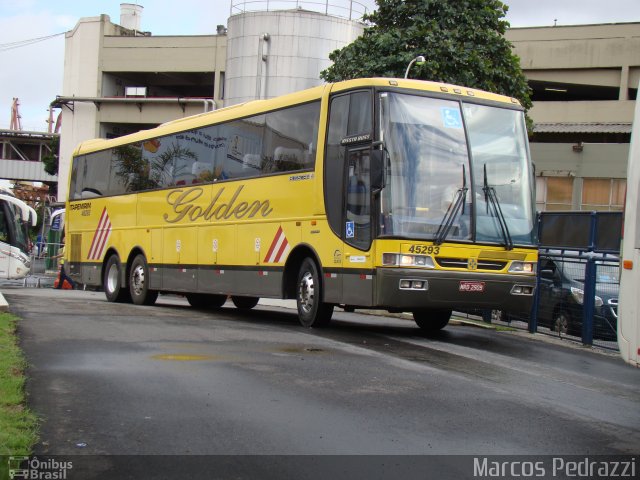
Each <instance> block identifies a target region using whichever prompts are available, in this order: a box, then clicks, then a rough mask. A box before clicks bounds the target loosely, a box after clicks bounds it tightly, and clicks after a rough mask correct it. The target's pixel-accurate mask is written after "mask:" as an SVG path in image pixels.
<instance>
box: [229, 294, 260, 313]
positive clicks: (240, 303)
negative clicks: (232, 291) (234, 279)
mask: <svg viewBox="0 0 640 480" xmlns="http://www.w3.org/2000/svg"><path fill="white" fill-rule="evenodd" d="M231 301H232V302H233V304H234V305H235V306H236V308H239V309H241V310H251V309H252V308H253V307H255V306H256V305H257V304H258V302H259V301H260V297H236V296H234V295H232V296H231Z"/></svg>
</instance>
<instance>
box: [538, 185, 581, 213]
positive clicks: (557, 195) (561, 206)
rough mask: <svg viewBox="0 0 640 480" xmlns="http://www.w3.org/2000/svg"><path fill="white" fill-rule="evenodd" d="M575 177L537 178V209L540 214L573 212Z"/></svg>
mask: <svg viewBox="0 0 640 480" xmlns="http://www.w3.org/2000/svg"><path fill="white" fill-rule="evenodd" d="M572 198H573V177H537V178H536V209H537V210H538V211H539V212H544V211H559V210H573V205H572Z"/></svg>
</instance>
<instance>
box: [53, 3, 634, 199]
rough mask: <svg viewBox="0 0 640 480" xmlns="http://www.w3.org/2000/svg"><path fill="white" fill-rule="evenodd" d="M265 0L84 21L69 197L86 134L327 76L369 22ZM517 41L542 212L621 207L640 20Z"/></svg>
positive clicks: (64, 171) (67, 137)
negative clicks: (202, 13) (208, 10)
mask: <svg viewBox="0 0 640 480" xmlns="http://www.w3.org/2000/svg"><path fill="white" fill-rule="evenodd" d="M262 3H264V5H262ZM262 3H261V2H243V1H240V0H233V1H232V2H231V16H230V18H229V21H228V27H229V28H228V31H227V29H225V28H224V27H223V26H219V27H218V30H217V33H216V34H214V35H204V36H153V35H151V34H150V33H148V32H142V31H140V25H141V23H140V18H141V14H142V7H140V6H138V5H131V4H123V6H122V16H121V20H120V24H121V25H117V24H114V23H113V22H111V20H110V19H109V17H108V16H106V15H101V16H99V17H92V18H83V19H80V20H79V22H78V24H77V25H76V27H75V28H74V29H73V30H72V31H70V32H68V33H67V35H66V46H65V73H64V83H63V92H62V95H61V96H59V97H58V99H57V101H56V102H55V103H56V105H58V106H61V107H62V109H63V110H62V111H63V122H62V132H61V134H62V135H61V152H60V154H61V158H60V171H59V178H60V179H63V180H62V181H61V182H60V183H59V189H58V192H59V199H60V200H64V199H65V198H66V189H67V185H66V180H64V179H66V178H67V176H68V169H69V161H70V158H71V154H72V151H73V149H74V148H75V146H76V145H77V144H78V143H79V142H81V141H83V140H86V139H89V138H95V137H105V138H108V137H113V136H118V135H123V134H126V133H130V132H133V131H137V130H140V129H144V128H150V127H152V126H155V125H157V124H159V123H162V122H165V121H167V120H171V119H175V118H180V117H184V116H187V115H192V114H195V113H200V112H203V111H206V110H210V109H213V108H218V107H221V106H222V104H223V103H225V104H227V105H229V104H233V103H238V102H242V101H246V100H251V99H255V98H269V97H273V96H277V95H280V94H283V93H287V92H289V91H294V90H299V89H303V88H308V87H312V86H315V85H318V84H320V83H321V81H320V80H319V73H320V71H321V70H322V69H324V68H326V67H327V66H328V65H329V63H330V62H329V60H328V54H329V53H330V52H331V51H333V50H334V49H336V48H339V47H341V46H343V45H346V44H348V43H350V42H351V41H352V40H353V39H355V37H356V36H357V35H358V34H359V33H360V32H361V31H362V28H363V25H362V24H361V23H360V22H359V21H358V18H361V16H362V13H364V12H358V11H354V5H356V2H351V1H350V0H343V1H342V4H343V7H342V10H340V11H332V12H329V10H328V9H329V6H330V4H331V5H333V4H339V3H341V2H340V0H333V1H331V2H329V1H328V0H325V2H324V3H323V2H322V1H321V2H308V3H309V5H307V2H304V1H302V0H297V1H294V2H293V4H294V5H295V6H296V7H301V8H295V9H289V10H286V9H285V10H276V11H273V10H270V9H269V2H262ZM275 3H276V4H278V6H280V7H282V5H281V4H282V3H283V2H275ZM285 3H286V2H285ZM273 4H274V2H271V5H272V6H273ZM247 5H251V6H255V7H256V9H257V11H247V10H246V9H245V7H246V6H247ZM307 6H308V7H309V10H307V9H306V8H307ZM318 6H319V7H320V8H319V9H318V8H317V7H318ZM134 7H135V8H134ZM310 10H319V11H310ZM151 27H152V26H151ZM507 39H508V40H509V41H511V42H512V43H513V45H514V49H515V53H516V54H517V55H518V56H519V57H520V59H521V64H522V67H523V69H524V72H525V75H526V76H527V78H528V80H529V83H530V86H531V87H532V90H533V101H534V107H533V108H532V110H531V112H530V116H531V117H532V119H533V121H534V122H535V124H536V127H535V134H534V136H533V138H532V142H531V151H532V156H533V159H534V162H535V163H536V169H537V175H538V179H537V186H538V199H537V204H538V208H539V210H560V209H562V210H566V209H573V210H580V209H585V210H586V209H588V210H591V209H598V210H601V209H604V210H609V209H611V210H616V209H620V208H621V207H622V202H623V200H624V188H625V177H626V163H627V155H628V148H629V139H630V132H631V122H632V116H633V108H634V104H635V99H636V94H637V85H638V81H639V80H640V23H627V24H603V25H583V26H568V27H538V28H515V29H511V30H509V31H508V32H507Z"/></svg>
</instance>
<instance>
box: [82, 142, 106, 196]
mask: <svg viewBox="0 0 640 480" xmlns="http://www.w3.org/2000/svg"><path fill="white" fill-rule="evenodd" d="M85 162H86V163H85V173H84V182H83V185H82V189H81V190H80V192H77V193H79V194H80V196H79V198H81V199H82V198H94V197H101V196H104V195H109V194H110V192H109V177H110V170H111V150H102V151H100V152H94V153H89V154H87V155H86V157H85Z"/></svg>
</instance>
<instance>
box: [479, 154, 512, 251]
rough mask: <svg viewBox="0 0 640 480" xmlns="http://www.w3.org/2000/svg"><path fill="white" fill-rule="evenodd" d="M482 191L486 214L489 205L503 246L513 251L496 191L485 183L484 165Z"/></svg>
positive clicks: (485, 171)
mask: <svg viewBox="0 0 640 480" xmlns="http://www.w3.org/2000/svg"><path fill="white" fill-rule="evenodd" d="M482 191H483V192H484V200H485V202H486V203H487V213H489V205H491V207H492V213H493V216H494V217H496V219H497V220H498V225H499V226H500V231H501V232H502V238H503V239H504V246H505V247H506V249H507V250H513V240H512V239H511V234H510V233H509V227H508V226H507V221H506V220H505V218H504V213H502V208H500V202H499V201H498V195H497V194H496V189H495V188H493V187H491V186H489V182H487V164H486V163H485V164H484V186H483V187H482Z"/></svg>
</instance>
